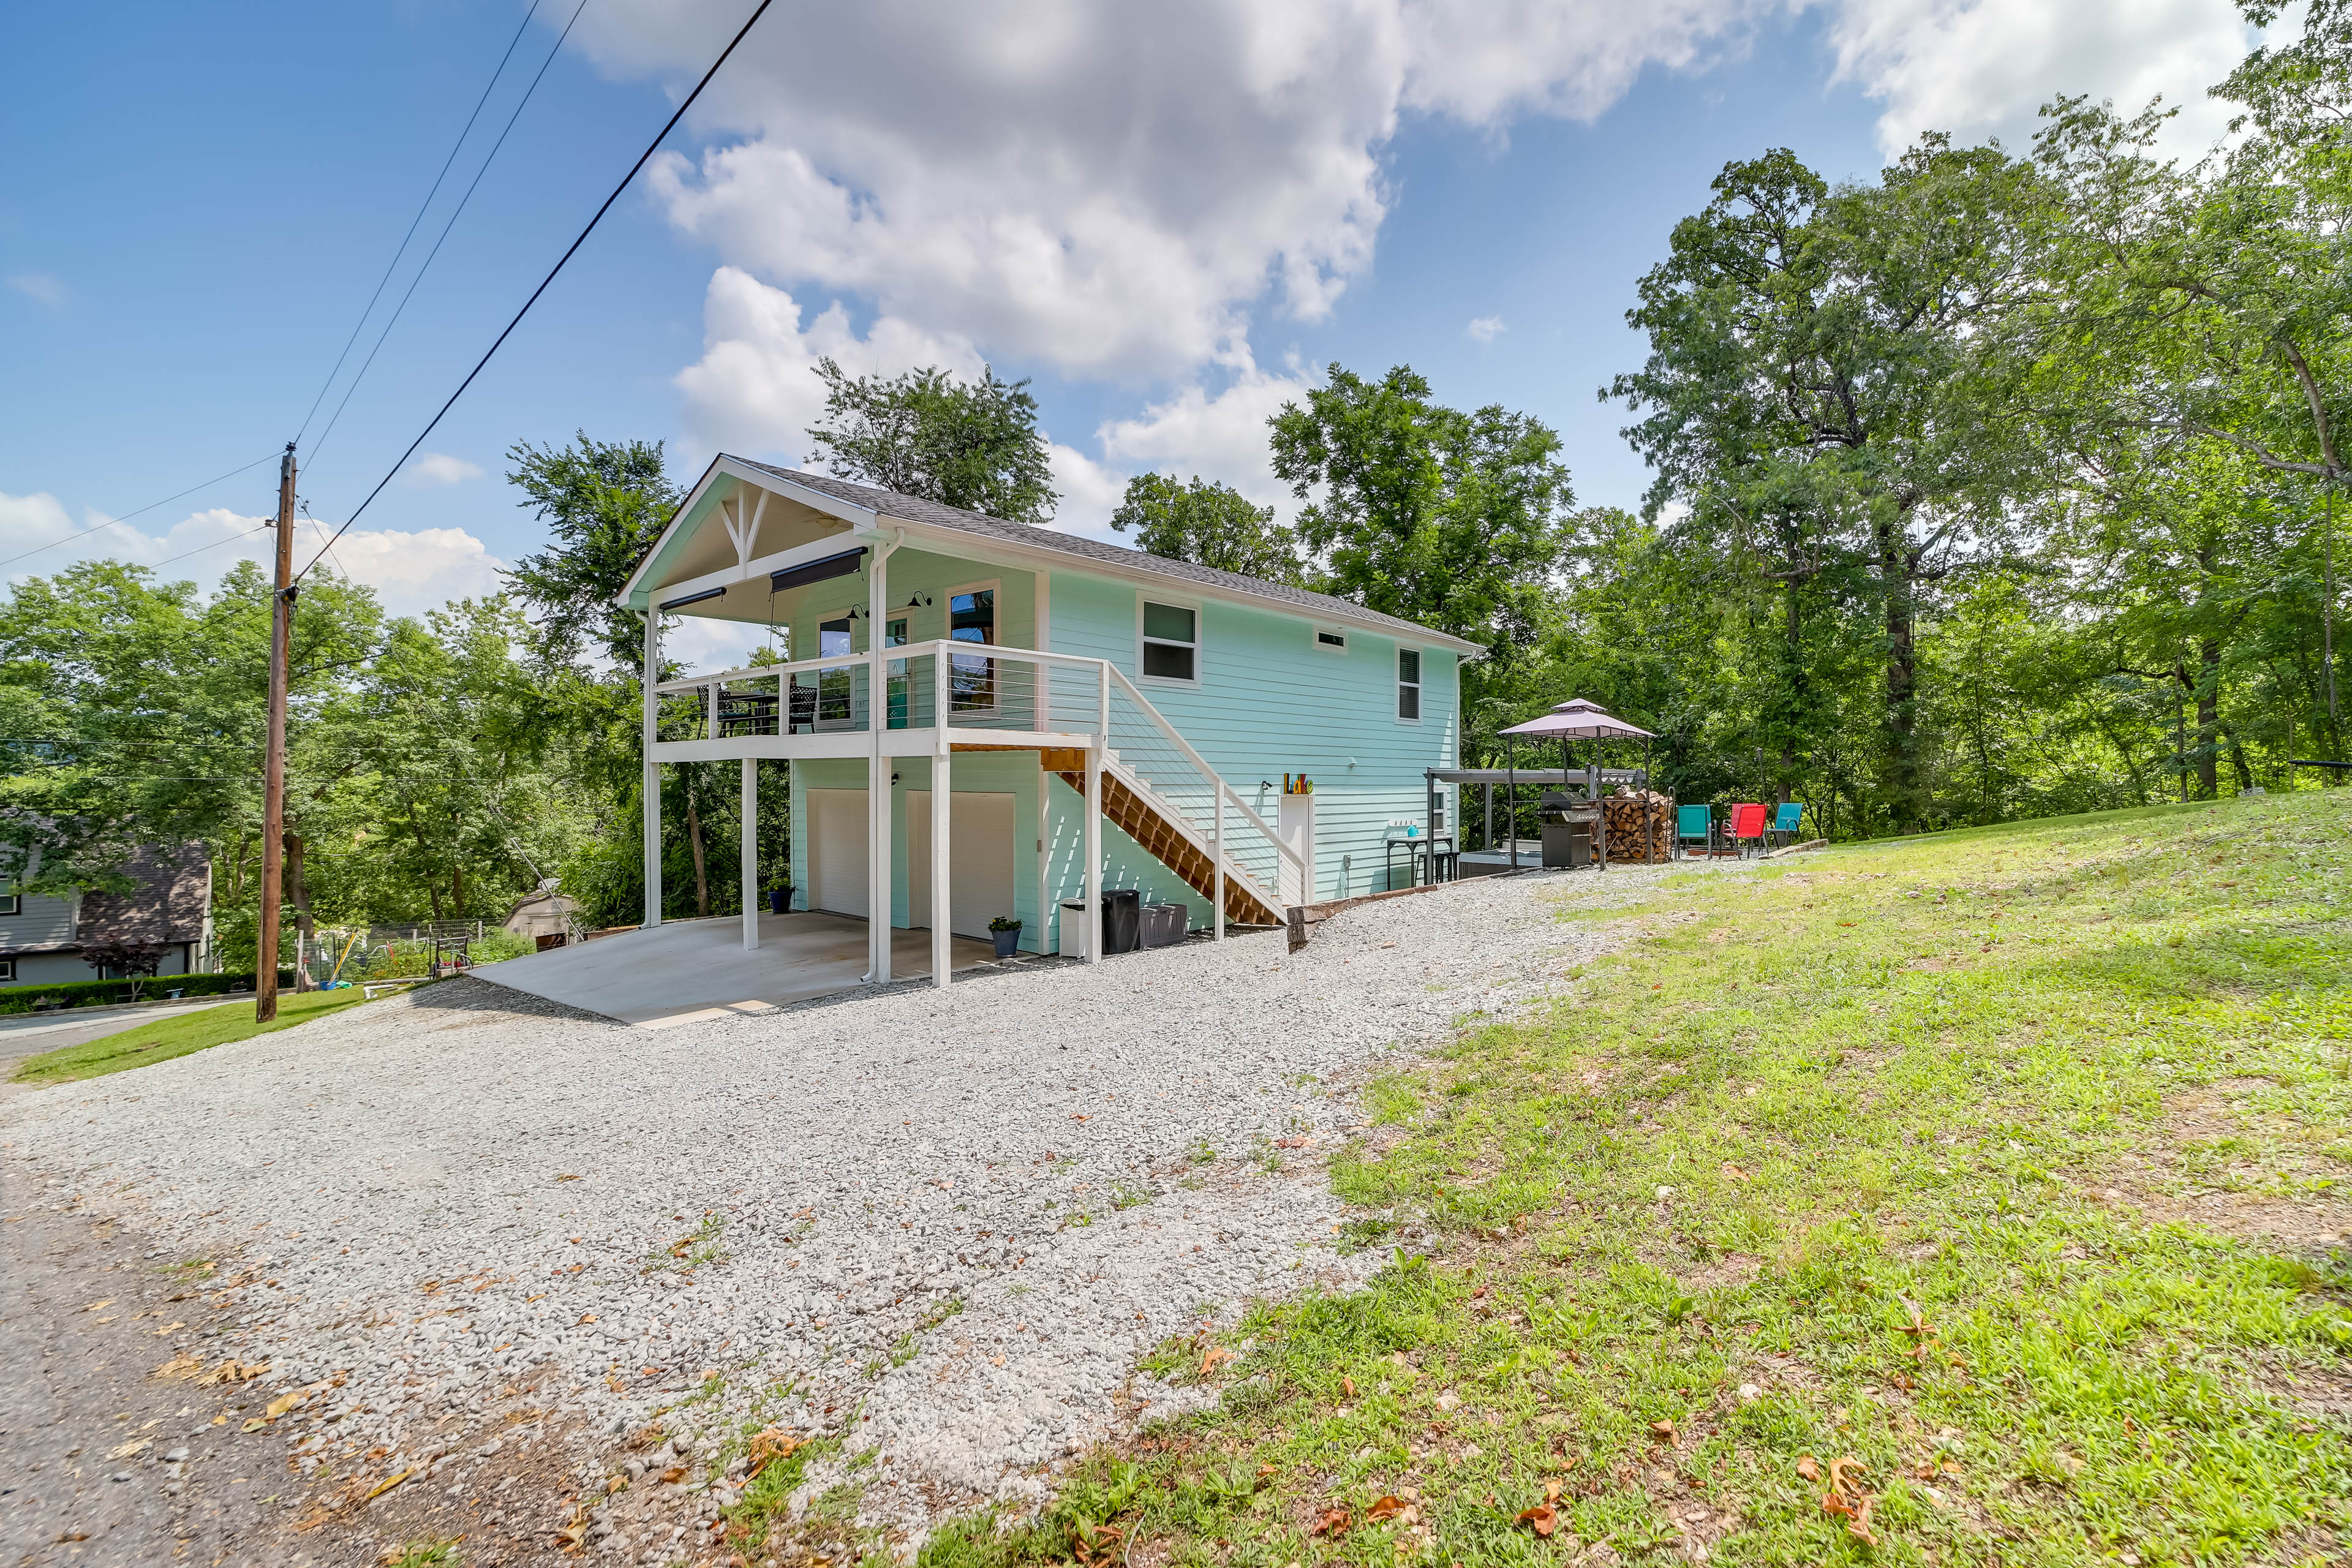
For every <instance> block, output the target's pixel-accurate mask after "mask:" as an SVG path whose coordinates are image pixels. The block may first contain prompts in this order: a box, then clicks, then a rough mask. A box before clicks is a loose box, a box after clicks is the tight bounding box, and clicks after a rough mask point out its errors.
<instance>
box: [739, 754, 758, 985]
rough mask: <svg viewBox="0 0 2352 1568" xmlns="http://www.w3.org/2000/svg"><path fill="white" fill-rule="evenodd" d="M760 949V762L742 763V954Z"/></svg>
mask: <svg viewBox="0 0 2352 1568" xmlns="http://www.w3.org/2000/svg"><path fill="white" fill-rule="evenodd" d="M759 946H760V760H759V759H758V758H757V757H746V758H744V759H743V951H744V952H757V951H758V950H759Z"/></svg>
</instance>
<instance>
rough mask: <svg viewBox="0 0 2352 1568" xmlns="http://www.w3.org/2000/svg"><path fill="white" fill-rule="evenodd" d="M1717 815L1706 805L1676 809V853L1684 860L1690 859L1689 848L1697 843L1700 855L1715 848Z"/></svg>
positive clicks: (1678, 807)
mask: <svg viewBox="0 0 2352 1568" xmlns="http://www.w3.org/2000/svg"><path fill="white" fill-rule="evenodd" d="M1714 840H1715V813H1714V811H1713V809H1712V808H1710V807H1708V806H1704V805H1678V806H1676V807H1675V855H1677V856H1678V857H1680V858H1683V859H1685V860H1687V859H1689V858H1690V848H1689V847H1690V846H1691V845H1692V844H1693V843H1696V844H1697V845H1698V847H1699V853H1701V854H1706V852H1707V851H1709V850H1711V849H1713V848H1714V847H1715V842H1714Z"/></svg>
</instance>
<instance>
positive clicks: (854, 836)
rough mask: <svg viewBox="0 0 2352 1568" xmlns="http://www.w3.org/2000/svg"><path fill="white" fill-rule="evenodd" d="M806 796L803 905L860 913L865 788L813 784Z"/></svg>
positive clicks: (863, 904)
mask: <svg viewBox="0 0 2352 1568" xmlns="http://www.w3.org/2000/svg"><path fill="white" fill-rule="evenodd" d="M806 795H807V799H808V814H809V815H808V849H809V907H810V908H811V909H814V910H831V911H832V912H833V913H835V914H837V915H856V916H859V917H860V918H863V917H864V916H865V914H866V910H867V908H868V905H867V893H866V869H867V868H868V867H870V866H871V865H872V864H873V861H872V858H871V857H869V856H868V855H867V853H866V792H865V791H864V790H862V789H813V790H809V791H807V792H806Z"/></svg>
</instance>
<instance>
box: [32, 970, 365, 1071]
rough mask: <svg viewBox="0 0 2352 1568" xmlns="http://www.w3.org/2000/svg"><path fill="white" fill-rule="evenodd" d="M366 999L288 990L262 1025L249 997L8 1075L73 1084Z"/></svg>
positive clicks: (70, 1050) (357, 994) (35, 1061)
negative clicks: (257, 1021)
mask: <svg viewBox="0 0 2352 1568" xmlns="http://www.w3.org/2000/svg"><path fill="white" fill-rule="evenodd" d="M364 996H365V993H364V992H362V991H360V990H359V989H357V988H356V987H354V988H353V989H352V990H349V991H307V992H302V993H299V994H297V993H294V992H290V991H289V992H288V993H286V994H283V995H281V996H279V997H278V1016H277V1017H275V1018H273V1019H271V1020H270V1021H269V1022H268V1023H267V1024H257V1023H255V1022H254V1021H253V1012H254V1003H253V1001H252V999H251V998H249V997H248V998H247V999H246V1000H245V1001H242V1002H228V1003H224V1004H223V1005H220V1006H217V1007H204V1008H199V1009H196V1010H194V1011H192V1012H185V1013H170V1014H166V1015H164V1016H161V1017H159V1018H157V1019H156V1020H155V1021H154V1022H153V1023H152V1024H144V1025H142V1026H139V1027H138V1028H135V1029H125V1030H123V1031H122V1032H121V1034H116V1035H109V1036H107V1037H105V1038H104V1039H101V1040H90V1041H89V1042H87V1043H85V1044H82V1045H79V1046H67V1047H62V1048H61V1049H58V1050H54V1051H44V1052H43V1053H42V1054H41V1055H39V1056H37V1057H30V1058H26V1060H25V1061H23V1062H22V1063H20V1064H19V1065H18V1066H17V1068H16V1072H15V1074H14V1075H12V1076H13V1077H14V1079H15V1080H16V1082H18V1083H68V1082H71V1081H72V1080H74V1079H84V1078H98V1077H100V1076H101V1075H103V1074H106V1073H110V1072H121V1071H122V1070H123V1069H124V1068H137V1067H145V1066H147V1065H148V1064H149V1063H151V1062H163V1061H169V1060H171V1059H172V1058H173V1057H184V1056H186V1055H187V1054H188V1053H189V1052H190V1051H201V1050H203V1049H205V1047H208V1046H225V1045H226V1044H228V1043H229V1042H230V1041H232V1040H245V1039H250V1038H252V1037H254V1036H256V1035H267V1034H270V1033H272V1032H274V1031H276V1030H278V1029H290V1028H292V1027H293V1026H295V1025H297V1024H307V1023H309V1022H310V1020H312V1019H313V1018H322V1017H324V1016H327V1015H328V1014H330V1013H340V1012H341V1011H342V1010H343V1009H344V1008H346V1007H352V1006H356V1005H359V1003H360V1002H361V1001H362V999H363V998H364Z"/></svg>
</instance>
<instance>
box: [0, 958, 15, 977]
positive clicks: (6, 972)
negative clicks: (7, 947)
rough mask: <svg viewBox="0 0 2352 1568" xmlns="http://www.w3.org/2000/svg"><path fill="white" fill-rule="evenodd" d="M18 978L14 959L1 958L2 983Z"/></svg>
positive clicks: (0, 972)
mask: <svg viewBox="0 0 2352 1568" xmlns="http://www.w3.org/2000/svg"><path fill="white" fill-rule="evenodd" d="M14 979H16V960H15V959H13V958H0V981H5V980H14Z"/></svg>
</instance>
